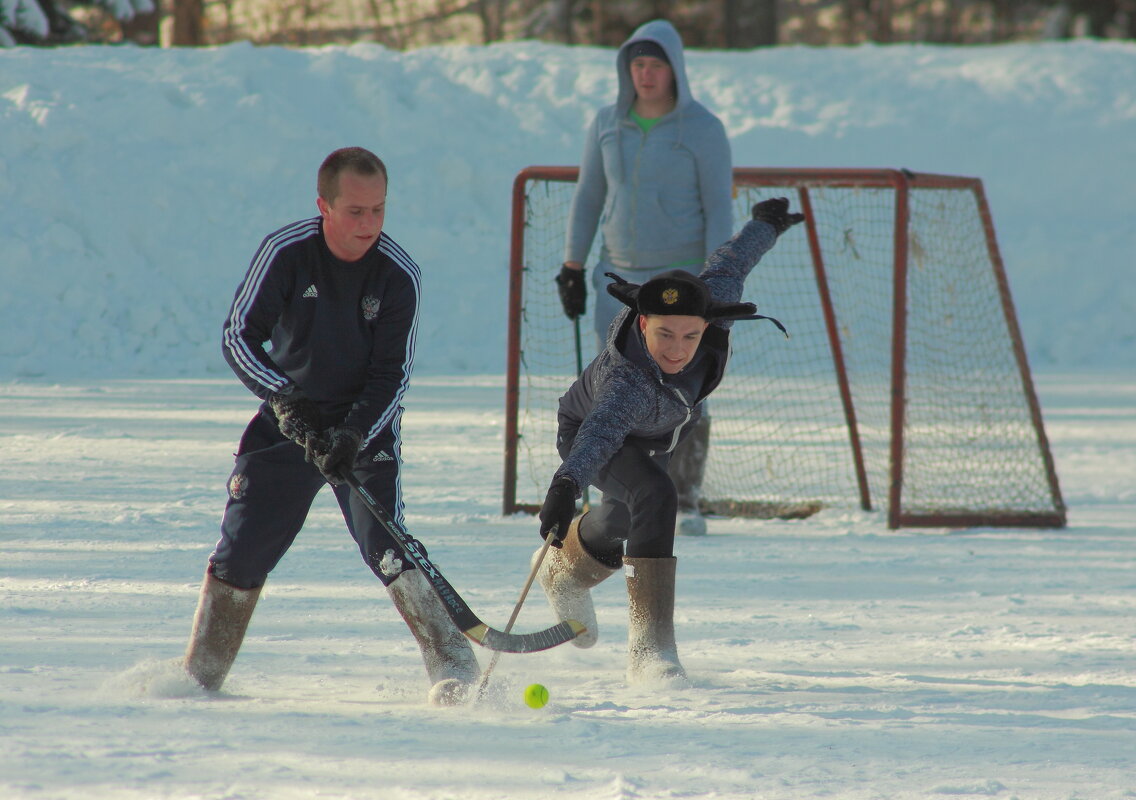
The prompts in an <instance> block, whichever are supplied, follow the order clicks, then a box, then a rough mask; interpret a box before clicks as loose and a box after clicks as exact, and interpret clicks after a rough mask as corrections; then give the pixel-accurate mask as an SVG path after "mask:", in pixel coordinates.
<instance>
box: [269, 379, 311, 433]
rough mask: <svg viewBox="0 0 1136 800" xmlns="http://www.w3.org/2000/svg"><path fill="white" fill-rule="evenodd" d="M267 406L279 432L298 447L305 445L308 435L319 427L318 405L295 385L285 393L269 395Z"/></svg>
mask: <svg viewBox="0 0 1136 800" xmlns="http://www.w3.org/2000/svg"><path fill="white" fill-rule="evenodd" d="M268 407H269V408H271V409H272V413H273V414H275V415H276V426H277V427H278V428H280V432H281V433H282V434H284V435H285V436H287V437H288V438H289V439H291V440H292V441H293V442H295V443H296V444H298V445H300V447H305V446H306V442H307V440H308V437H309V436H312V435H314V434H315V432H316V431H318V430H319V428H320V412H319V407H318V406H316V404H315V401H314V400H312V399H311V398H310V397H308V396H307V395H306V394H304V393H303V392H302V391H300V390H299V389H297V388H295V387H293V388H292V390H291V391H289V392H288V393H287V394H283V393H282V394H274V395H272V396H271V397H269V398H268Z"/></svg>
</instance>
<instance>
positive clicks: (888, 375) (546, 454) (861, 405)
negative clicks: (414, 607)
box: [504, 167, 1065, 528]
mask: <svg viewBox="0 0 1136 800" xmlns="http://www.w3.org/2000/svg"><path fill="white" fill-rule="evenodd" d="M576 175H577V170H576V168H575V167H530V168H527V169H525V170H523V171H522V172H521V173H520V174H518V175H517V177H516V180H515V182H514V185H513V209H512V211H513V216H512V245H511V257H510V262H511V263H510V278H509V290H510V291H509V334H508V358H507V392H506V429H505V476H504V511H505V513H506V514H510V513H513V512H516V511H519V510H527V511H534V510H536V509H537V508H539V505H540V503H541V502H542V500H543V498H544V494H545V491H546V490H547V487H548V483H549V481H550V479H551V477H552V473H553V472H554V471H555V469H556V468H557V466H558V465H559V463H560V458H559V456H558V455H557V453H556V448H555V433H556V409H557V401H558V399H559V397H560V395H562V394H563V393H564V391H565V390H566V389H567V388H568V386H569V384H570V383H571V382H572V380H573V379H574V378H575V376H576V374H577V372H578V370H579V367H580V364H581V362H582V363H583V364H587V363H588V361H590V360H591V358H592V356H593V355H594V353H595V351H596V347H597V342H596V337H595V335H594V333H593V332H592V323H591V319H590V318H585V319H581V320H580V325H579V331H578V332H577V331H576V329H575V326H574V325H573V323H572V322H571V321H569V320H568V319H567V318H566V317H565V316H564V314H563V312H562V310H561V308H560V302H559V299H558V297H557V292H556V284H555V283H554V281H553V278H554V277H555V275H556V274H557V272H558V270H559V266H560V263H561V261H562V257H563V241H564V233H565V225H566V220H567V214H568V207H569V203H570V201H571V197H572V193H573V190H574V188H575V180H576ZM734 189H735V196H736V203H735V218H736V226H735V228H736V229H740V227H741V226H742V224H743V223H744V222H745V220H747V219H748V218H749V214H750V208H751V207H752V206H753V204H754V203H755V202H757V201H759V200H763V199H766V198H769V197H775V196H787V197H789V198H790V200H791V202H792V205H793V207H794V208H795V209H799V210H803V211H804V212H805V213H806V214H807V217H808V219H807V222H806V223H805V224H803V225H801V226H798V227H797V228H794V229H793V230H791V231H790V232H788V233H786V234H785V235H784V236H783V237H781V239H780V241H778V243H777V245H776V246H775V247H774V248H773V250H771V251H770V252H769V253H767V254H766V256H765V257H764V258H763V260H762V261H761V263H760V264H759V265H758V266H757V268H756V269H755V270H754V272H753V274H752V275H751V276H750V278H749V280H748V282H747V286H746V297H745V299H748V300H751V301H753V302H756V303H757V305H758V309H759V311H761V312H762V313H765V314H770V315H772V316H774V317H777V318H778V319H780V320H781V321H782V322H783V323H784V324H785V325H786V327H787V328H788V329H789V332H790V334H791V336H792V338H790V339H788V340H786V339H785V338H784V336H782V335H781V333H780V332H779V331H778V330H777V329H776V328H775V327H774V326H772V325H766V324H759V323H752V322H741V323H737V324H735V325H734V327H733V349H734V354H733V357H732V359H731V361H730V367H729V370H728V371H727V375H726V379H725V381H724V382H723V383H722V385H721V386H720V388H719V389H718V390H717V391H716V392H715V393H714V394H713V395H712V396H711V398H710V400H709V416H710V419H711V426H710V430H711V444H710V457H709V461H708V463H707V469H706V478H705V480H704V483H703V487H702V500H701V505H702V508H703V511H704V512H706V513H711V514H724V515H730V516H751V517H773V516H780V517H794V516H806V515H808V514H811V513H814V512H815V511H817V510H819V509H821V508H826V507H830V508H839V507H845V508H855V507H859V508H862V509H865V510H875V509H879V510H886V514H887V523H888V526H889V527H891V528H898V527H903V526H922V527H972V526H1022V527H1061V526H1063V525H1064V524H1065V506H1064V502H1063V500H1062V497H1061V492H1060V489H1059V487H1058V483H1057V476H1056V473H1055V470H1054V466H1053V459H1052V456H1051V454H1050V450H1049V444H1048V441H1047V439H1046V435H1045V429H1044V426H1043V424H1042V418H1041V412H1040V409H1039V406H1038V402H1037V396H1036V393H1035V391H1034V387H1033V381H1032V378H1031V376H1030V371H1029V366H1028V364H1027V362H1026V357H1025V352H1024V349H1023V346H1022V341H1021V334H1020V332H1019V328H1018V324H1017V319H1016V316H1015V313H1014V308H1013V303H1012V301H1011V298H1010V290H1009V286H1008V284H1007V281H1006V275H1005V271H1004V269H1003V265H1002V260H1001V257H1000V255H999V252H998V246H997V243H996V240H995V235H994V225H993V222H992V220H991V216H990V212H989V209H988V206H987V203H986V199H985V195H984V192H983V187H982V182H981V181H980V180H978V179H976V178H966V177H956V176H945V175H925V174H912V173H910V172H907V171H904V170H893V169H757V168H738V169H735V170H734ZM593 250H594V251H595V250H598V246H597V247H595V248H593ZM591 295H592V293H591V292H589V298H588V306H589V308H588V311H589V315H590V313H591V310H592V307H593V305H594V303H593V300H594V298H593V297H592V296H591ZM577 336H578V337H579V342H580V350H581V358H580V359H579V360H578V359H577V346H576V337H577Z"/></svg>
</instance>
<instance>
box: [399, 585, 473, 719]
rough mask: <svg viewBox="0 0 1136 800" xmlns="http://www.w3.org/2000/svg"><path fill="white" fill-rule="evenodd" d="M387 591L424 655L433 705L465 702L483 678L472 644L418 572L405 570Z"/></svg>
mask: <svg viewBox="0 0 1136 800" xmlns="http://www.w3.org/2000/svg"><path fill="white" fill-rule="evenodd" d="M387 591H388V592H390V596H391V600H392V601H393V602H394V606H395V608H396V609H398V613H399V614H401V615H402V618H403V620H404V621H405V622H406V626H407V627H408V628H410V632H411V633H412V634H414V638H415V640H416V641H417V642H418V649H419V650H421V651H422V660H423V661H424V662H425V664H426V674H427V675H428V676H429V678H430V684H431V689H430V702H432V703H434V704H435V705H455V704H457V703H461V702H463V701H464V700H465V698H466V696H467V694H468V690H469V688H470V687H471V686H472V685H473V684H474V683H476V681H477V679H478V677H479V676H480V675H481V668H480V667H479V666H478V664H477V656H475V655H474V654H473V648H472V647H470V646H469V640H468V639H466V637H465V634H463V633H462V632H461V631H460V630H458V627H457V625H455V624H454V622H453V620H451V619H450V616H449V614H447V613H446V609H445V607H444V606H443V605H442V600H441V598H440V597H438V595H437V593H436V592H435V591H434V590H433V589H432V588H431V587H430V584H429V582H428V581H427V579H426V576H425V575H423V574H422V571H421V570H418V569H411V570H406V571H405V572H403V573H402V574H401V575H399V576H398V577H397V578H395V579H394V581H393V582H392V583H391V585H390V586H388V587H387Z"/></svg>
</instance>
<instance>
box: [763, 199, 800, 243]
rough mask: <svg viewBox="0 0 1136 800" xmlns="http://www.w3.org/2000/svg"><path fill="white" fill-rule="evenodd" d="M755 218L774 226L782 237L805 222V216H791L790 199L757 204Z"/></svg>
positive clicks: (765, 201) (764, 201)
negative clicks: (795, 226)
mask: <svg viewBox="0 0 1136 800" xmlns="http://www.w3.org/2000/svg"><path fill="white" fill-rule="evenodd" d="M753 218H754V219H759V220H761V221H762V222H766V223H768V224H770V225H772V226H773V230H775V231H777V235H778V236H780V235H781V234H783V233H784V232H785V231H787V230H789V228H791V227H793V226H794V225H796V224H797V223H798V222H802V221H804V219H805V215H804V214H790V213H789V200H788V198H785V197H774V198H773V199H772V200H762V201H761V202H760V203H757V204H755V205H754V207H753Z"/></svg>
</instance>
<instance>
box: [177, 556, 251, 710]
mask: <svg viewBox="0 0 1136 800" xmlns="http://www.w3.org/2000/svg"><path fill="white" fill-rule="evenodd" d="M259 599H260V588H256V589H238V588H237V587H235V586H230V585H229V584H227V583H225V582H224V581H221V580H218V579H217V578H215V577H213V573H212V572H210V571H209V570H206V572H205V580H204V582H203V583H202V584H201V595H200V596H199V597H198V600H197V613H196V614H195V615H194V617H193V632H192V633H191V634H190V637H189V645H188V646H187V647H186V650H185V671H186V672H187V673H188V674H189V676H190V677H191V678H193V679H194V680H195V681H197V682H198V683H199V684H201V686H202V688H204V689H207V690H209V691H211V692H215V691H217V690H218V689H220V688H221V684H222V683H224V682H225V676H227V675H228V674H229V668H230V667H232V666H233V662H234V661H235V660H236V658H237V651H238V650H240V649H241V642H243V641H244V638H245V631H246V630H247V629H248V624H249V620H250V619H251V618H252V612H253V610H254V609H255V608H256V601H257V600H259Z"/></svg>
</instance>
